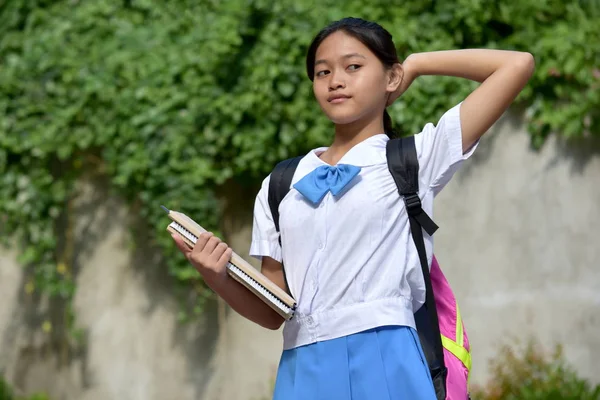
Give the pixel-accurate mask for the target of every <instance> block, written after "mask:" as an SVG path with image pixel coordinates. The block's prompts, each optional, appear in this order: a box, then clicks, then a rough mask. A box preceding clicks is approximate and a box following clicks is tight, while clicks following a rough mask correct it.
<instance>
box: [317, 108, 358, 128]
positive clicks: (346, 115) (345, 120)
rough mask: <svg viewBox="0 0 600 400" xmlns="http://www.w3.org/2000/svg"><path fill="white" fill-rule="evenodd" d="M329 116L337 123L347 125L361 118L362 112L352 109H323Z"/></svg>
mask: <svg viewBox="0 0 600 400" xmlns="http://www.w3.org/2000/svg"><path fill="white" fill-rule="evenodd" d="M323 112H324V113H325V115H326V116H327V118H329V120H330V121H331V122H333V123H334V124H336V125H347V124H351V123H353V122H356V121H357V120H358V119H360V114H358V113H356V112H353V111H352V110H343V109H337V110H323Z"/></svg>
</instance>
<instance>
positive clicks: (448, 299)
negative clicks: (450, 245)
mask: <svg viewBox="0 0 600 400" xmlns="http://www.w3.org/2000/svg"><path fill="white" fill-rule="evenodd" d="M430 276H431V285H432V287H433V291H434V293H435V306H436V309H437V313H438V321H439V325H440V333H441V335H442V345H443V346H444V363H445V364H446V368H447V369H448V375H447V377H446V399H447V400H466V399H468V398H469V390H468V382H469V370H470V369H471V349H470V346H469V338H468V337H467V332H466V331H465V328H464V323H463V321H462V318H461V316H460V310H459V308H458V303H457V301H456V298H455V297H454V293H453V292H452V289H451V288H450V285H449V284H448V281H447V280H446V277H445V276H444V274H443V272H442V270H441V269H440V265H439V264H438V261H437V259H436V258H435V256H433V261H432V262H431V270H430Z"/></svg>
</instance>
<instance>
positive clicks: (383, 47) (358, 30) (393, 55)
mask: <svg viewBox="0 0 600 400" xmlns="http://www.w3.org/2000/svg"><path fill="white" fill-rule="evenodd" d="M337 31H342V32H344V33H346V34H348V35H350V36H352V37H354V38H355V39H357V40H359V41H360V42H361V43H362V44H364V45H365V46H367V47H368V48H369V50H371V51H372V52H373V54H375V55H376V56H377V58H378V59H379V61H381V63H382V64H383V65H384V66H385V67H386V68H392V67H393V66H394V64H396V63H399V62H400V60H399V59H398V53H397V52H396V46H395V45H394V41H393V40H392V35H391V34H390V33H389V32H388V31H387V30H385V29H384V28H383V27H382V26H381V25H379V24H377V23H375V22H370V21H365V20H364V19H360V18H344V19H341V20H339V21H335V22H332V23H331V24H329V25H327V26H326V27H325V28H323V29H322V30H321V31H320V32H319V33H318V34H317V36H315V38H314V39H313V41H312V43H311V44H310V47H309V48H308V53H307V54H306V73H307V74H308V78H309V79H310V80H311V81H312V80H313V79H314V76H315V57H316V53H317V48H318V47H319V45H320V44H321V43H322V42H323V40H325V39H326V38H327V37H328V36H329V35H331V34H332V33H335V32H337ZM383 127H384V129H385V133H386V135H388V136H389V137H390V138H391V137H394V136H396V132H395V131H394V128H393V124H392V118H391V117H390V115H389V114H388V112H387V110H384V111H383Z"/></svg>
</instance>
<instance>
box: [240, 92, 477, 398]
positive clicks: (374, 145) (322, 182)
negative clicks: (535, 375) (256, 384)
mask: <svg viewBox="0 0 600 400" xmlns="http://www.w3.org/2000/svg"><path fill="white" fill-rule="evenodd" d="M459 111H460V104H459V105H457V106H455V107H453V108H452V109H450V110H449V111H447V112H446V113H445V114H444V115H443V117H442V118H441V119H440V120H439V121H438V124H437V125H435V126H434V125H433V124H431V123H429V124H427V125H425V127H424V128H423V130H422V132H420V133H419V134H417V135H416V136H415V145H416V149H417V155H418V159H419V166H420V170H419V188H420V193H419V197H420V198H421V201H422V207H423V210H425V212H427V213H428V214H429V215H433V199H434V197H435V195H436V194H437V193H439V191H440V190H441V189H442V188H443V187H444V186H445V185H446V184H447V183H448V181H449V180H450V178H451V177H452V175H453V174H454V173H455V172H456V170H457V169H458V168H459V166H460V165H461V163H462V162H463V161H464V160H465V159H467V158H469V157H470V155H471V154H472V153H473V151H474V150H475V147H476V146H474V147H473V148H472V149H471V150H470V151H469V152H468V153H466V154H463V152H462V137H461V127H460V116H459ZM388 140H389V139H388V137H387V136H386V135H385V134H380V135H375V136H372V137H370V138H368V139H366V140H364V141H362V142H361V143H358V144H357V145H355V146H354V147H352V148H351V149H350V150H349V151H348V152H347V153H346V154H345V155H344V156H343V157H342V159H341V160H340V161H339V163H338V164H337V166H330V165H328V164H327V163H325V162H324V161H322V160H321V159H320V158H319V154H320V153H322V152H323V151H325V150H326V148H325V147H322V148H317V149H315V150H312V151H310V152H309V153H308V154H307V155H306V156H305V157H304V158H303V159H302V160H301V161H300V163H299V164H298V167H297V169H296V172H295V175H294V178H293V179H292V189H291V190H290V191H289V193H288V194H287V195H286V197H285V198H284V199H283V200H282V202H281V204H280V207H279V211H280V231H281V245H280V244H279V236H278V234H277V232H276V230H275V225H274V223H273V219H272V216H271V213H270V209H269V205H268V199H267V195H268V187H269V179H270V177H267V178H266V179H265V180H264V181H263V184H262V187H261V189H260V191H259V193H258V195H257V198H256V203H255V209H254V224H253V231H252V244H251V248H250V255H251V256H253V257H256V258H258V259H261V258H262V257H264V256H268V257H271V258H273V259H275V260H277V261H280V262H283V264H284V266H285V271H286V277H287V281H288V285H289V289H290V291H291V294H292V295H293V296H294V298H295V299H296V301H297V302H298V308H297V311H296V315H295V316H294V318H293V319H292V320H290V321H287V322H286V323H285V326H284V329H283V354H282V356H281V360H280V364H279V369H278V374H277V380H276V385H275V393H274V398H275V399H276V400H296V399H297V400H300V399H302V400H306V399H311V400H319V399H323V400H325V399H326V400H338V399H339V400H350V399H352V400H363V399H365V400H366V399H369V400H375V399H377V400H378V399H389V400H396V399H411V400H419V399H434V398H435V394H434V391H433V386H432V383H431V377H430V375H429V370H428V367H427V362H426V360H425V357H424V355H423V352H422V349H421V346H420V342H419V339H418V336H417V333H416V331H415V321H414V312H415V311H416V310H418V309H419V308H420V307H421V306H422V305H423V303H424V302H425V283H424V281H423V276H422V273H421V267H420V263H419V257H418V253H417V250H416V248H415V246H414V243H413V240H412V237H411V235H410V227H409V221H408V216H407V214H406V210H405V207H404V202H403V201H401V199H400V197H399V194H398V191H397V188H396V184H395V183H394V180H393V178H392V176H391V174H390V172H389V170H388V167H387V160H386V143H387V141H388ZM424 236H425V246H426V249H427V255H428V262H429V264H430V265H431V259H432V255H433V251H432V250H433V240H432V238H431V237H430V236H428V235H427V234H425V235H424Z"/></svg>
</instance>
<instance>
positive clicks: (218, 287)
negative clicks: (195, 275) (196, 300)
mask: <svg viewBox="0 0 600 400" xmlns="http://www.w3.org/2000/svg"><path fill="white" fill-rule="evenodd" d="M201 275H202V279H204V283H206V285H207V286H208V287H210V288H211V289H212V290H213V291H215V292H217V293H220V292H221V291H222V290H223V288H224V287H225V286H227V281H228V280H229V275H228V274H227V269H226V268H225V269H223V271H205V272H204V273H202V274H201Z"/></svg>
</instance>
